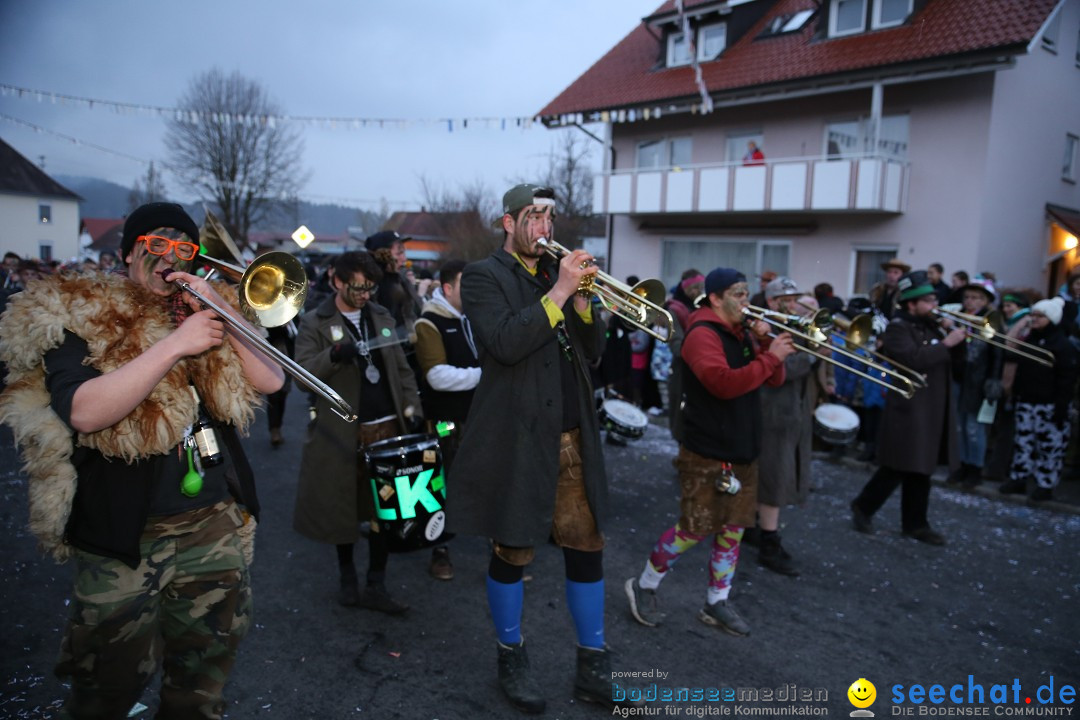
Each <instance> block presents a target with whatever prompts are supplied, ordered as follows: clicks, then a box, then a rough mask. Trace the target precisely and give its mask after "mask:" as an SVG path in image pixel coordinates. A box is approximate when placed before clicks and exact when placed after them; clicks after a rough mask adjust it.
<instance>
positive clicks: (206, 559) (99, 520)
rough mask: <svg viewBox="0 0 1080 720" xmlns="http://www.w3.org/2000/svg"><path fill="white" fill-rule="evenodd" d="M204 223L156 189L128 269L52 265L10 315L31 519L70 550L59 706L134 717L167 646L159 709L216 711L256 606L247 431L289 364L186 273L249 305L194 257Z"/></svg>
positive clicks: (12, 401)
mask: <svg viewBox="0 0 1080 720" xmlns="http://www.w3.org/2000/svg"><path fill="white" fill-rule="evenodd" d="M198 238H199V230H198V228H197V227H196V225H195V223H194V222H193V221H192V219H191V218H190V217H189V216H188V214H187V213H186V212H185V211H184V210H183V208H181V207H180V206H179V205H175V204H171V203H151V204H148V205H143V206H142V207H140V208H138V209H137V210H135V211H134V212H133V213H132V214H131V215H130V216H129V217H128V219H127V221H126V222H125V224H124V233H123V240H122V243H121V259H122V260H123V261H124V263H125V264H126V266H127V272H126V273H124V274H119V273H110V274H104V273H97V272H91V273H82V274H77V273H60V274H57V275H53V276H49V277H44V278H41V279H40V280H38V281H36V282H34V283H31V284H30V285H29V286H28V287H27V288H26V290H25V291H24V292H23V293H21V294H20V295H19V296H18V297H17V298H13V299H12V301H11V303H10V305H9V307H8V310H7V311H6V312H5V314H4V316H3V318H2V320H0V348H2V349H0V359H2V360H3V361H4V363H5V364H6V365H7V368H8V376H7V389H6V390H5V391H4V393H3V395H2V396H0V420H2V421H3V422H4V423H6V424H8V425H9V426H11V428H12V430H13V432H14V434H15V439H16V442H17V443H18V444H19V446H20V450H21V453H22V458H23V460H24V462H25V471H26V473H27V475H28V477H29V483H28V486H29V495H30V529H31V531H32V532H33V534H34V535H35V536H36V537H37V539H38V540H39V541H40V543H41V546H42V548H43V549H44V550H46V551H47V552H49V553H51V554H52V555H53V556H54V557H55V558H56V559H57V560H60V561H63V560H66V559H68V558H74V560H75V587H74V600H73V602H72V605H71V607H72V614H71V618H70V620H69V622H68V625H67V630H66V632H65V635H64V639H63V643H62V646H61V652H60V662H59V664H58V665H57V667H56V674H57V676H58V677H60V678H62V679H66V680H70V683H71V690H70V693H69V694H68V697H67V698H66V700H65V703H64V708H63V712H62V714H63V716H64V717H72V718H123V717H127V714H128V711H129V709H130V708H131V707H132V705H133V704H134V703H135V702H136V701H137V700H138V699H139V697H140V695H141V694H142V692H143V689H144V687H145V686H146V684H147V683H148V682H149V681H150V679H151V678H152V677H153V676H154V674H155V672H156V670H157V667H156V665H157V662H158V660H159V659H160V662H161V669H162V684H161V685H162V686H161V700H160V707H159V717H180V716H195V715H198V716H199V717H208V718H220V717H221V716H222V713H223V712H224V708H225V701H224V698H223V694H222V692H223V687H224V684H225V680H226V678H227V676H228V674H229V671H230V669H231V668H232V665H233V663H234V662H235V659H236V651H237V647H238V645H239V642H240V640H241V638H243V636H244V634H245V632H246V631H247V629H248V627H249V626H250V623H251V588H250V585H249V572H248V566H249V563H250V560H251V556H250V551H251V546H252V543H253V540H254V537H253V532H254V525H255V519H256V518H257V516H258V511H259V505H258V500H257V498H256V496H255V486H254V480H253V478H252V474H251V469H250V467H249V466H248V463H247V460H246V458H245V457H244V454H243V450H242V449H241V447H240V443H239V439H238V437H237V434H236V430H237V429H240V430H243V429H244V428H246V426H247V425H248V424H249V423H250V422H251V420H252V418H253V412H252V406H253V405H255V404H256V403H258V402H259V396H260V394H263V393H272V392H275V391H276V390H278V389H279V388H280V387H281V386H282V383H283V381H284V376H283V374H282V371H281V368H279V367H278V366H277V365H275V364H274V363H273V362H271V361H270V360H269V359H268V358H266V357H265V356H264V355H262V354H260V353H259V352H257V351H256V350H254V349H253V348H252V347H251V346H249V344H248V341H247V340H245V339H243V338H242V337H240V336H239V335H238V334H237V332H236V330H235V329H233V328H232V327H230V326H227V325H226V324H225V323H224V322H223V321H222V320H221V319H220V318H218V316H217V315H216V314H215V313H214V312H213V311H210V310H202V309H201V304H200V302H199V301H198V300H197V299H195V298H194V297H192V296H190V295H189V294H188V293H186V292H182V291H180V290H179V289H178V287H177V285H176V284H174V282H173V281H174V280H177V279H179V280H183V281H185V282H187V283H189V285H190V287H191V288H193V289H194V290H195V291H196V292H198V293H200V294H202V295H203V296H204V297H205V298H206V299H208V300H210V301H212V302H214V303H215V304H217V305H219V306H220V307H221V308H222V309H224V310H227V311H228V312H229V313H230V315H233V316H234V317H235V318H236V319H237V320H238V321H239V322H244V320H243V318H242V316H241V314H240V312H239V311H238V310H237V309H236V296H235V292H234V291H231V290H229V289H227V288H225V287H224V286H217V287H215V286H211V285H210V283H208V282H206V281H205V280H203V279H202V278H199V277H197V276H196V275H194V274H191V272H190V271H191V270H192V263H193V261H194V259H195V255H196V253H197V252H198V249H199V246H198ZM163 273H166V274H168V279H166V277H165V276H164V275H163Z"/></svg>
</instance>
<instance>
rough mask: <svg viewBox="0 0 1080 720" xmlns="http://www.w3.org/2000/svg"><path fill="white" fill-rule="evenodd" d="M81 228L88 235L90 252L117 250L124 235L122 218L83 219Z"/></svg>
mask: <svg viewBox="0 0 1080 720" xmlns="http://www.w3.org/2000/svg"><path fill="white" fill-rule="evenodd" d="M81 222H82V228H83V229H85V230H86V232H88V233H90V237H91V238H92V239H93V242H92V243H91V244H90V248H91V249H92V250H98V251H101V250H118V249H119V248H120V240H121V239H122V238H123V235H124V219H123V218H83V219H82V221H81Z"/></svg>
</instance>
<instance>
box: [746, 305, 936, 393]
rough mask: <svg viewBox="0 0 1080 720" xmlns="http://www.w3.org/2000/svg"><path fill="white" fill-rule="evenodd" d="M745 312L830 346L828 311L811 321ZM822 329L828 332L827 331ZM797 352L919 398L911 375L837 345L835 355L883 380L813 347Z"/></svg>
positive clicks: (832, 347) (764, 311) (755, 308)
mask: <svg viewBox="0 0 1080 720" xmlns="http://www.w3.org/2000/svg"><path fill="white" fill-rule="evenodd" d="M742 312H743V315H745V316H746V317H747V318H751V319H753V320H760V321H762V322H765V323H768V324H769V325H772V326H773V327H776V328H779V329H780V330H782V331H784V332H788V333H791V334H792V335H794V336H795V337H798V338H802V339H803V340H805V341H807V342H808V343H810V344H811V345H822V344H826V343H828V341H829V336H828V335H827V334H826V331H827V330H828V329H830V328H831V327H832V324H833V319H832V313H830V312H829V311H828V310H818V311H816V312H815V313H814V314H813V315H812V316H811V317H808V318H807V317H803V316H802V315H789V314H787V313H782V312H778V311H776V310H770V309H769V308H763V307H758V306H756V305H749V306H747V307H744V308H743V309H742ZM793 326H795V327H798V328H802V330H796V329H794V328H793ZM822 328H824V330H823V329H822ZM769 335H770V336H771V337H776V334H775V333H769ZM795 349H796V350H799V351H801V352H805V353H809V354H810V355H813V356H814V357H816V358H819V359H821V360H824V361H825V362H828V363H832V364H833V365H836V366H837V367H841V368H843V369H844V370H847V371H848V372H851V373H855V374H856V375H858V376H859V377H862V378H865V379H867V380H869V381H870V382H873V383H877V384H878V385H881V386H882V387H884V388H885V389H886V390H892V391H893V392H895V393H899V394H900V395H903V396H904V398H905V399H907V400H910V399H911V398H912V397H914V396H915V386H914V384H913V383H912V382H911V378H909V377H908V376H907V375H903V374H901V373H898V372H895V371H893V370H890V369H889V368H887V367H882V366H881V365H878V364H877V363H875V362H871V361H870V360H869V359H867V358H865V357H861V356H859V355H856V354H855V353H853V352H851V351H850V350H845V349H844V348H841V347H838V346H836V345H829V350H830V351H831V352H832V353H834V354H837V355H842V356H843V357H846V358H848V359H849V360H854V361H856V362H858V363H859V364H860V365H864V366H866V367H867V368H869V369H870V370H872V371H874V372H875V373H879V374H880V375H881V377H875V376H874V375H871V374H870V373H866V372H863V371H862V370H857V369H855V368H853V367H851V366H850V365H846V364H844V363H842V362H840V361H839V360H837V359H836V358H834V357H832V355H826V354H825V353H822V352H818V351H816V350H813V349H812V348H809V347H804V346H801V345H796V346H795ZM884 378H889V379H892V380H894V381H895V382H889V380H887V379H884Z"/></svg>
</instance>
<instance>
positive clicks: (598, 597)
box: [566, 579, 604, 648]
mask: <svg viewBox="0 0 1080 720" xmlns="http://www.w3.org/2000/svg"><path fill="white" fill-rule="evenodd" d="M566 604H567V606H568V607H569V608H570V615H571V616H572V617H573V618H574V627H575V628H576V629H577V638H578V645H581V646H582V647H588V648H603V647H604V581H603V580H599V581H597V582H591V583H580V582H574V581H573V580H570V579H567V581H566Z"/></svg>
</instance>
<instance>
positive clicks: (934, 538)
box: [903, 525, 945, 545]
mask: <svg viewBox="0 0 1080 720" xmlns="http://www.w3.org/2000/svg"><path fill="white" fill-rule="evenodd" d="M903 535H904V537H909V538H912V539H914V540H918V541H919V542H921V543H926V544H927V545H944V544H945V536H944V535H942V534H941V533H936V532H934V531H933V530H931V529H930V526H929V525H927V526H925V527H921V528H916V529H915V530H905V531H904V532H903Z"/></svg>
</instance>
